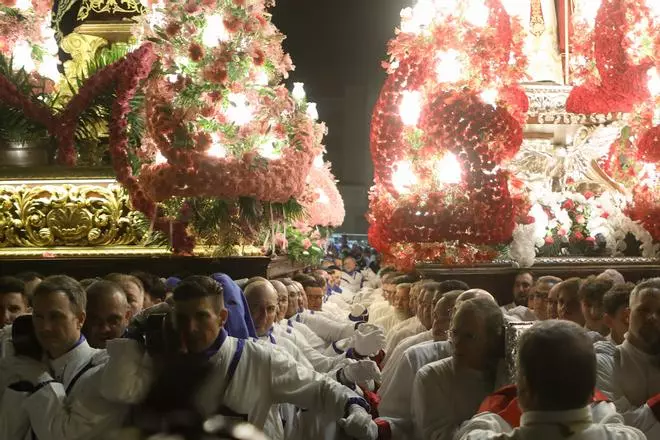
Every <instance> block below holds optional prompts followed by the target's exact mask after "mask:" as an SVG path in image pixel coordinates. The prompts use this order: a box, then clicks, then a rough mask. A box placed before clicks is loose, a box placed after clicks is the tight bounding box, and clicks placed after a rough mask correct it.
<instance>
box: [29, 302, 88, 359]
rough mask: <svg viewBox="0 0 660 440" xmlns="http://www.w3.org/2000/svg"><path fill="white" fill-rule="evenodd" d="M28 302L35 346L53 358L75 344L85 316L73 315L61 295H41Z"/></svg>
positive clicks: (80, 314)
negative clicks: (36, 343) (37, 343)
mask: <svg viewBox="0 0 660 440" xmlns="http://www.w3.org/2000/svg"><path fill="white" fill-rule="evenodd" d="M32 302H33V307H32V321H33V323H34V330H35V333H36V335H37V340H38V341H39V345H41V347H42V348H43V349H44V350H45V351H46V352H47V353H48V354H49V355H50V357H52V358H54V359H57V358H58V357H60V356H62V355H63V354H65V353H66V352H68V351H69V350H70V349H71V348H73V347H74V346H75V345H76V343H78V340H79V339H80V329H81V328H82V326H83V324H84V323H85V313H84V312H83V313H79V314H78V313H75V312H74V311H73V310H72V308H71V302H70V301H69V298H68V297H67V296H66V294H65V293H64V292H52V293H47V294H41V295H39V296H36V297H34V298H33V301H32Z"/></svg>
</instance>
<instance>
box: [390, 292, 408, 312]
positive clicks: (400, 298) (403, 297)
mask: <svg viewBox="0 0 660 440" xmlns="http://www.w3.org/2000/svg"><path fill="white" fill-rule="evenodd" d="M392 305H393V306H394V308H395V309H396V311H397V312H399V313H402V314H405V315H410V288H409V287H397V289H396V294H395V295H394V304H392Z"/></svg>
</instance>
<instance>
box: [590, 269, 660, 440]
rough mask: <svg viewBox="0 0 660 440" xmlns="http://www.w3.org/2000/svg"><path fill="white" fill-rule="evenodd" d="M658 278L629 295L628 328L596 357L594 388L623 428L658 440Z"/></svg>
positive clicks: (659, 347) (659, 427)
mask: <svg viewBox="0 0 660 440" xmlns="http://www.w3.org/2000/svg"><path fill="white" fill-rule="evenodd" d="M658 315H660V278H652V279H650V280H647V281H644V282H642V283H640V284H638V285H637V286H636V287H635V289H634V290H633V291H632V293H631V294H630V328H629V330H628V333H627V335H626V339H625V341H623V343H622V344H621V345H618V346H616V347H615V348H614V350H613V351H612V352H611V353H607V352H602V353H597V355H596V358H597V362H598V376H597V378H598V384H597V388H598V389H599V390H601V391H602V392H603V393H604V394H605V395H607V397H609V398H610V399H611V400H612V401H613V402H614V404H615V405H616V407H617V410H618V411H619V413H621V414H622V415H623V417H624V419H625V421H626V424H627V425H630V426H634V427H636V428H639V429H641V430H642V431H643V432H644V433H645V434H646V435H647V437H648V438H653V439H655V438H660V423H659V422H658V419H659V418H660V406H659V403H660V402H659V401H660V320H659V319H658Z"/></svg>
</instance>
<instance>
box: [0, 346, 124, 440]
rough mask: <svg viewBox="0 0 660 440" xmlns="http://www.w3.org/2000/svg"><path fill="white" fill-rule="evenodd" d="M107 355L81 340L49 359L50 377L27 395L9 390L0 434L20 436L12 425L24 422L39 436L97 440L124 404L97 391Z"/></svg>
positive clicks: (114, 424)
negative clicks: (49, 381)
mask: <svg viewBox="0 0 660 440" xmlns="http://www.w3.org/2000/svg"><path fill="white" fill-rule="evenodd" d="M107 360H108V359H107V355H106V353H105V350H97V349H94V348H92V347H90V346H89V345H88V344H87V341H85V340H82V342H81V343H80V344H78V346H77V347H75V348H74V349H73V350H71V351H69V352H68V353H66V354H65V355H63V356H61V357H59V358H57V359H55V360H51V361H50V362H49V367H50V370H51V375H52V377H53V379H54V380H55V382H51V383H49V384H48V385H45V386H43V387H42V388H41V389H39V390H38V391H37V392H35V393H33V394H31V395H28V394H27V393H18V392H15V391H12V390H9V389H8V390H7V391H6V392H5V395H4V396H3V403H2V404H1V405H0V438H2V439H17V438H21V437H17V436H16V435H17V430H16V426H17V424H23V423H25V425H24V428H31V429H32V431H33V432H34V434H35V436H36V438H38V439H39V440H68V439H76V440H96V439H101V438H105V436H107V435H109V434H110V433H112V432H114V431H116V430H118V429H119V428H121V424H122V422H123V419H124V417H125V414H126V410H127V407H126V405H122V404H118V403H112V402H110V401H108V400H107V399H105V398H103V397H102V396H101V393H100V384H101V377H102V368H103V365H104V364H105V363H106V362H107ZM67 391H68V392H67ZM8 402H13V404H9V403H8ZM19 402H20V405H18V403H19ZM4 430H9V431H11V432H13V434H12V435H7V434H6V431H4ZM25 434H27V436H28V437H27V438H30V437H31V435H30V434H28V433H23V435H25Z"/></svg>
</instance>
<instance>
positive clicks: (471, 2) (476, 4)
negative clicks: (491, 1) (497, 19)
mask: <svg viewBox="0 0 660 440" xmlns="http://www.w3.org/2000/svg"><path fill="white" fill-rule="evenodd" d="M489 16H490V9H489V8H488V7H487V6H486V4H485V3H484V0H467V2H466V5H465V19H466V20H467V21H468V22H469V23H471V24H473V25H474V26H477V27H484V26H486V25H487V24H488V17H489Z"/></svg>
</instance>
